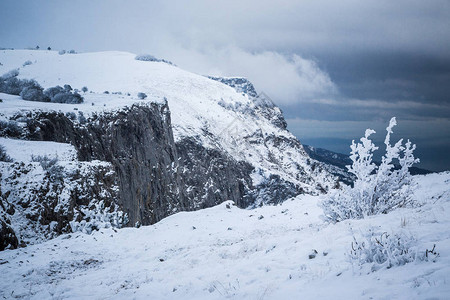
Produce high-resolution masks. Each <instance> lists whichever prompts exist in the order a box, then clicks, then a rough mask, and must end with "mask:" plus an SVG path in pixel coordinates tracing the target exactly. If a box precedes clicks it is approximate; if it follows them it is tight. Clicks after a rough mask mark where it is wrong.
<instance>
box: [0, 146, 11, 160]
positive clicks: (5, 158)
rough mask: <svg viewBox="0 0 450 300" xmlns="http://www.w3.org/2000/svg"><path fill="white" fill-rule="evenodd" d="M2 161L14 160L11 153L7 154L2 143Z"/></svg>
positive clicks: (0, 155) (0, 149)
mask: <svg viewBox="0 0 450 300" xmlns="http://www.w3.org/2000/svg"><path fill="white" fill-rule="evenodd" d="M0 161H4V162H12V161H13V160H12V159H11V157H9V155H8V154H6V150H5V147H3V146H2V145H0Z"/></svg>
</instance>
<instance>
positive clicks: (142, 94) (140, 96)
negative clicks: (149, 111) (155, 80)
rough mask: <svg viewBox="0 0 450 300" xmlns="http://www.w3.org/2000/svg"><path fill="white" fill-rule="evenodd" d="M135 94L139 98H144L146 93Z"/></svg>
mask: <svg viewBox="0 0 450 300" xmlns="http://www.w3.org/2000/svg"><path fill="white" fill-rule="evenodd" d="M137 96H138V98H139V99H141V100H144V99H145V98H147V94H146V93H142V92H140V93H138V94H137Z"/></svg>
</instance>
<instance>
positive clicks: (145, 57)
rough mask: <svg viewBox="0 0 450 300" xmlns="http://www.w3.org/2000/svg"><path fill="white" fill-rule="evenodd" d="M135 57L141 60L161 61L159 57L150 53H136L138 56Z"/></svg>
mask: <svg viewBox="0 0 450 300" xmlns="http://www.w3.org/2000/svg"><path fill="white" fill-rule="evenodd" d="M134 59H135V60H141V61H159V59H157V58H156V57H154V56H153V55H150V54H139V55H136V57H135V58H134Z"/></svg>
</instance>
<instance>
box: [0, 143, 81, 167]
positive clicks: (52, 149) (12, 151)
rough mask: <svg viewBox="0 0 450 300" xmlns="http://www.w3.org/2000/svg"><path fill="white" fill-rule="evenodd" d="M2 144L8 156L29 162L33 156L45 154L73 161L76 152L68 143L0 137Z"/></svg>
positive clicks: (61, 159) (75, 157) (15, 159)
mask: <svg viewBox="0 0 450 300" xmlns="http://www.w3.org/2000/svg"><path fill="white" fill-rule="evenodd" d="M0 145H2V146H3V147H4V149H5V151H6V153H7V154H8V156H9V157H10V158H12V159H13V160H14V161H23V162H30V161H32V158H33V156H47V157H48V158H50V159H53V158H57V159H58V160H60V161H75V160H76V159H77V152H76V150H75V148H74V147H73V146H72V145H70V144H65V143H55V142H44V141H25V140H16V139H7V138H0Z"/></svg>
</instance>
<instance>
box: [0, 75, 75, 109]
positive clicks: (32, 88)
mask: <svg viewBox="0 0 450 300" xmlns="http://www.w3.org/2000/svg"><path fill="white" fill-rule="evenodd" d="M18 75H19V71H17V70H12V71H10V72H8V73H6V74H4V75H3V76H1V77H0V92H1V93H5V94H11V95H17V96H19V95H20V96H21V97H22V99H23V100H29V101H40V102H55V103H69V104H78V103H82V102H83V100H84V99H83V97H82V96H81V95H80V94H78V93H77V92H73V91H72V87H71V86H70V85H68V84H66V85H64V88H62V87H60V86H59V85H58V86H55V87H51V88H48V89H46V90H45V91H44V89H43V88H42V87H41V86H40V85H39V83H37V82H36V81H35V80H28V79H19V78H17V76H18Z"/></svg>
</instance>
